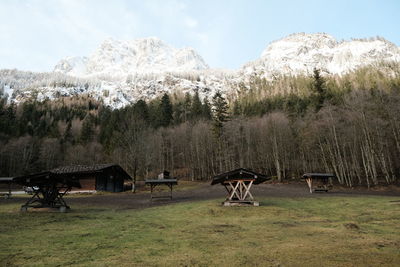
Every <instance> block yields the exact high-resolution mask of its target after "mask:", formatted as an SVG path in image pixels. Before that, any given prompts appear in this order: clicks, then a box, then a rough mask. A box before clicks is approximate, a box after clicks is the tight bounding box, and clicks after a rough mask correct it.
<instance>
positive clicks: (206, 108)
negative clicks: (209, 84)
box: [201, 97, 212, 120]
mask: <svg viewBox="0 0 400 267" xmlns="http://www.w3.org/2000/svg"><path fill="white" fill-rule="evenodd" d="M201 116H202V117H203V118H204V119H206V120H211V118H212V116H211V106H210V102H208V98H207V97H206V98H204V103H203V105H202V107H201Z"/></svg>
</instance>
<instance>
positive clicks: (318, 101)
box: [312, 69, 326, 112]
mask: <svg viewBox="0 0 400 267" xmlns="http://www.w3.org/2000/svg"><path fill="white" fill-rule="evenodd" d="M313 79H314V80H313V84H312V89H313V97H312V98H313V104H314V107H315V111H317V112H318V111H319V110H320V109H321V108H322V106H323V105H324V101H325V98H326V87H325V80H324V78H323V77H322V76H321V73H320V70H318V69H314V75H313Z"/></svg>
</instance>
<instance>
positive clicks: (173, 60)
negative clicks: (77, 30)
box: [54, 37, 208, 77]
mask: <svg viewBox="0 0 400 267" xmlns="http://www.w3.org/2000/svg"><path fill="white" fill-rule="evenodd" d="M202 69H208V65H207V64H206V63H205V62H204V60H203V59H202V57H201V56H200V55H199V54H197V52H196V51H194V50H193V49H192V48H182V49H176V48H173V47H172V46H170V45H168V44H166V43H164V42H163V41H161V40H160V39H158V38H155V37H150V38H143V39H136V40H129V41H118V40H113V39H107V40H105V41H104V42H103V43H102V44H101V45H100V46H99V47H98V48H97V49H96V50H95V51H94V53H93V54H92V55H90V56H89V57H87V58H85V57H84V58H79V57H78V58H77V57H68V58H65V59H63V60H61V61H60V62H59V63H58V64H57V65H56V67H55V68H54V71H55V72H62V73H65V74H68V75H73V76H81V77H82V76H100V75H107V76H112V77H124V76H126V75H128V74H132V73H163V72H182V71H191V70H202Z"/></svg>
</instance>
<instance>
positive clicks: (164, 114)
mask: <svg viewBox="0 0 400 267" xmlns="http://www.w3.org/2000/svg"><path fill="white" fill-rule="evenodd" d="M159 111H160V114H159V119H160V123H159V125H160V126H162V127H167V126H169V125H170V124H171V122H172V119H173V116H172V114H173V109H172V104H171V100H170V99H169V96H168V94H166V93H165V94H164V95H163V97H162V98H161V103H160V109H159Z"/></svg>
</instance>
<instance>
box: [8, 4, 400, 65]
mask: <svg viewBox="0 0 400 267" xmlns="http://www.w3.org/2000/svg"><path fill="white" fill-rule="evenodd" d="M399 26H400V1H397V0H386V1H385V0H380V1H378V0H376V1H368V0H364V1H351V0H343V1H342V0H329V1H317V0H314V1H311V0H310V1H294V0H293V1H289V0H286V1H283V0H275V1H268V0H196V1H195V0H192V1H189V0H188V1H185V0H139V1H134V0H131V1H128V0H112V1H111V0H26V1H24V0H0V69H2V68H17V69H21V70H32V71H51V70H52V69H53V67H54V65H55V64H56V63H57V61H58V60H60V59H61V58H63V57H65V56H86V55H90V53H92V52H93V51H94V49H95V48H96V47H97V46H98V45H99V44H100V43H101V42H102V41H103V40H104V39H106V38H108V37H112V38H114V39H123V40H128V39H135V38H142V37H149V36H156V37H159V38H160V39H162V40H164V41H165V42H167V43H169V44H170V45H172V46H175V47H178V48H181V47H185V46H190V47H193V48H194V49H195V50H197V51H198V52H199V53H200V55H201V56H203V58H204V59H205V61H206V62H207V63H208V64H209V65H210V66H211V67H213V68H230V69H235V68H239V67H240V66H241V65H243V64H244V63H246V62H247V61H250V60H254V59H256V58H257V57H259V55H260V54H261V52H262V50H263V49H264V48H265V47H266V46H267V45H268V43H270V42H271V41H273V40H276V39H280V38H282V37H284V36H286V35H288V34H291V33H295V32H307V33H315V32H326V33H329V34H331V35H333V36H334V37H335V38H336V39H338V40H341V39H350V38H351V37H354V38H364V37H374V36H377V35H379V36H382V37H384V38H386V39H388V40H389V41H392V42H393V43H395V44H396V45H400V29H399Z"/></svg>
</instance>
